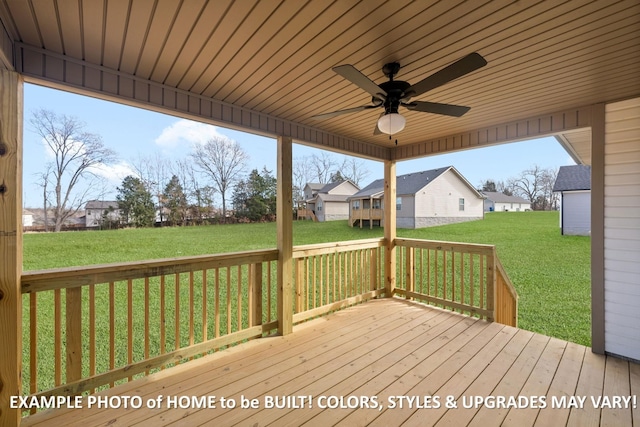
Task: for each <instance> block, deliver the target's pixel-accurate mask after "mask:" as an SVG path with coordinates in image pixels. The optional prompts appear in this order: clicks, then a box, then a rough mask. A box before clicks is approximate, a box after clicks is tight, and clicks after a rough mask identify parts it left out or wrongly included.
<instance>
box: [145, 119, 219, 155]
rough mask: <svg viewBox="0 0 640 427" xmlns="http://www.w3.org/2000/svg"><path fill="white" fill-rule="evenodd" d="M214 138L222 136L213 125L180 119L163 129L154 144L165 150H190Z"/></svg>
mask: <svg viewBox="0 0 640 427" xmlns="http://www.w3.org/2000/svg"><path fill="white" fill-rule="evenodd" d="M214 137H224V135H222V134H221V133H219V132H218V130H217V128H216V127H215V126H213V125H207V124H204V123H198V122H193V121H191V120H185V119H182V120H178V121H177V122H175V123H174V124H172V125H171V126H169V127H166V128H164V129H163V130H162V133H161V134H160V136H159V137H157V138H156V140H155V143H156V144H157V145H159V146H160V147H163V148H165V149H172V148H178V147H183V148H191V146H192V145H193V144H204V143H205V142H207V141H208V140H209V139H211V138H214Z"/></svg>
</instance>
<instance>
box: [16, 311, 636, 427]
mask: <svg viewBox="0 0 640 427" xmlns="http://www.w3.org/2000/svg"><path fill="white" fill-rule="evenodd" d="M639 391H640V366H639V365H637V364H634V363H631V362H627V361H623V360H620V359H615V358H612V357H605V356H599V355H595V354H593V353H592V352H591V351H590V349H588V348H586V347H584V346H580V345H577V344H572V343H567V342H565V341H561V340H557V339H555V338H549V337H545V336H542V335H539V334H535V333H532V332H528V331H523V330H519V329H517V328H512V327H509V326H504V325H500V324H497V323H488V322H485V321H482V320H478V319H474V318H470V317H467V316H463V315H459V314H457V313H453V312H450V311H445V310H440V309H436V308H431V307H427V306H424V305H422V304H418V303H414V302H411V301H406V300H403V299H397V298H395V299H381V300H374V301H370V302H367V303H364V304H360V305H357V306H354V307H351V308H349V309H346V310H341V311H338V312H335V313H332V314H330V315H327V316H324V317H321V318H318V319H314V320H312V321H309V322H306V323H303V324H301V325H298V326H296V327H295V328H294V333H293V334H291V335H287V336H285V337H267V338H261V339H256V340H252V341H249V342H247V343H244V344H241V345H238V346H234V347H231V348H228V349H226V350H223V351H219V352H216V353H213V354H211V355H209V356H206V357H202V358H199V359H196V360H193V361H190V362H188V363H183V364H181V365H178V366H176V367H173V368H170V369H165V370H163V371H160V372H157V373H155V374H152V375H150V376H147V377H144V378H141V379H138V380H134V381H132V382H129V383H126V384H122V385H120V386H117V387H115V388H113V389H110V390H106V391H103V392H101V393H99V394H100V395H105V396H115V395H127V396H132V395H136V396H141V397H142V398H143V400H146V399H149V398H153V397H157V396H158V395H163V396H208V395H215V396H217V397H218V398H219V397H220V396H225V397H230V398H234V399H236V400H237V401H238V407H237V408H234V409H222V408H220V407H217V408H216V409H196V408H189V409H179V408H178V409H167V408H162V409H135V410H134V409H96V408H91V409H89V408H84V409H61V410H53V411H46V412H41V413H38V414H36V415H34V416H30V417H28V418H26V419H24V421H23V425H27V426H31V425H51V424H54V423H55V424H59V425H81V426H83V427H89V426H98V425H111V426H113V425H115V426H118V425H123V426H124V425H127V426H129V425H154V426H157V427H160V426H165V425H190V426H192V425H193V426H196V425H211V424H215V425H258V426H266V425H274V426H288V425H290V426H300V425H306V426H332V425H338V426H354V425H372V426H376V425H379V426H395V425H406V426H412V425H416V426H418V425H419V426H427V425H437V426H461V425H477V426H491V425H518V426H526V425H529V426H532V425H538V426H543V425H544V426H546V425H551V424H550V422H552V424H553V425H569V426H574V425H575V426H578V425H579V426H588V425H594V426H597V425H623V426H625V425H629V426H631V425H638V424H639V420H638V418H639V417H640V414H639V412H638V409H637V408H612V409H609V408H605V409H602V410H601V409H598V408H593V405H591V402H590V399H589V398H587V402H586V405H585V407H584V408H580V409H577V408H576V409H570V408H559V409H551V408H549V407H547V408H544V409H532V408H530V409H507V408H488V407H486V406H477V407H471V408H463V407H462V406H463V405H462V402H463V400H462V396H466V397H467V398H468V397H470V396H516V397H517V396H545V397H546V399H547V404H550V402H551V396H574V395H575V396H601V395H608V396H613V395H622V396H629V395H631V394H636V395H637V394H638V393H639ZM433 395H434V396H439V399H440V406H439V407H437V408H429V409H427V408H423V407H416V406H413V407H408V406H407V405H406V404H404V405H403V407H402V408H400V407H396V408H393V409H392V408H390V407H389V400H388V399H389V398H390V397H391V396H406V397H412V396H415V398H419V399H420V402H421V403H422V402H423V400H422V399H423V396H433ZM241 396H244V397H245V398H248V399H257V400H258V402H259V407H258V408H256V409H241V408H239V406H240V399H241ZM267 396H279V397H281V398H283V397H285V396H293V397H294V398H295V399H297V398H298V397H299V398H300V399H304V396H310V398H307V399H308V400H304V401H303V403H304V405H300V406H303V407H298V408H292V407H289V408H284V409H267V408H265V407H264V402H265V399H266V397H267ZM319 396H337V397H343V398H345V399H346V398H348V397H349V396H358V397H360V396H368V397H375V398H376V399H377V402H378V403H379V404H380V408H371V409H366V408H360V409H356V408H335V409H322V408H320V407H319V406H318V404H317V398H318V397H319ZM446 396H453V397H454V398H455V399H456V400H455V401H456V404H457V406H458V408H457V409H449V408H447V407H445V403H446V400H445V399H446ZM289 402H290V403H291V401H289ZM308 402H312V405H309V404H308ZM396 402H397V400H396ZM465 402H467V403H468V399H467V400H465ZM632 423H633V424H632Z"/></svg>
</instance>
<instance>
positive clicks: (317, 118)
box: [311, 105, 379, 120]
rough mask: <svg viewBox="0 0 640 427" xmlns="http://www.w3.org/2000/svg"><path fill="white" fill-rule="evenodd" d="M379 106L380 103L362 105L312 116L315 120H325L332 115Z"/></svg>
mask: <svg viewBox="0 0 640 427" xmlns="http://www.w3.org/2000/svg"><path fill="white" fill-rule="evenodd" d="M378 107H379V106H378V105H363V106H361V107H354V108H347V109H346V110H340V111H332V112H330V113H323V114H317V115H315V116H311V118H312V119H315V120H324V119H330V118H331V117H336V116H340V115H342V114H349V113H357V112H358V111H362V110H368V109H370V108H378Z"/></svg>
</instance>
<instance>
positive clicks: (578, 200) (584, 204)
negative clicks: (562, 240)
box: [560, 191, 591, 236]
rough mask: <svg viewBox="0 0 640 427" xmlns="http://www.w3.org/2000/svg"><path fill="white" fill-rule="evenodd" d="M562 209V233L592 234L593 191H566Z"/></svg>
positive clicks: (563, 195) (563, 194) (563, 196)
mask: <svg viewBox="0 0 640 427" xmlns="http://www.w3.org/2000/svg"><path fill="white" fill-rule="evenodd" d="M560 209H561V218H562V220H561V222H562V224H561V227H562V234H565V235H577V236H588V235H589V234H591V191H575V192H574V191H568V192H566V191H565V192H564V193H562V206H561V208H560Z"/></svg>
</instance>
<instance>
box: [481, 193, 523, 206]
mask: <svg viewBox="0 0 640 427" xmlns="http://www.w3.org/2000/svg"><path fill="white" fill-rule="evenodd" d="M482 194H484V195H485V196H486V197H487V199H488V200H491V201H492V202H494V203H529V204H530V203H531V202H530V201H528V200H526V199H523V198H522V197H518V196H507V195H506V194H504V193H498V192H496V191H483V192H482Z"/></svg>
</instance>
